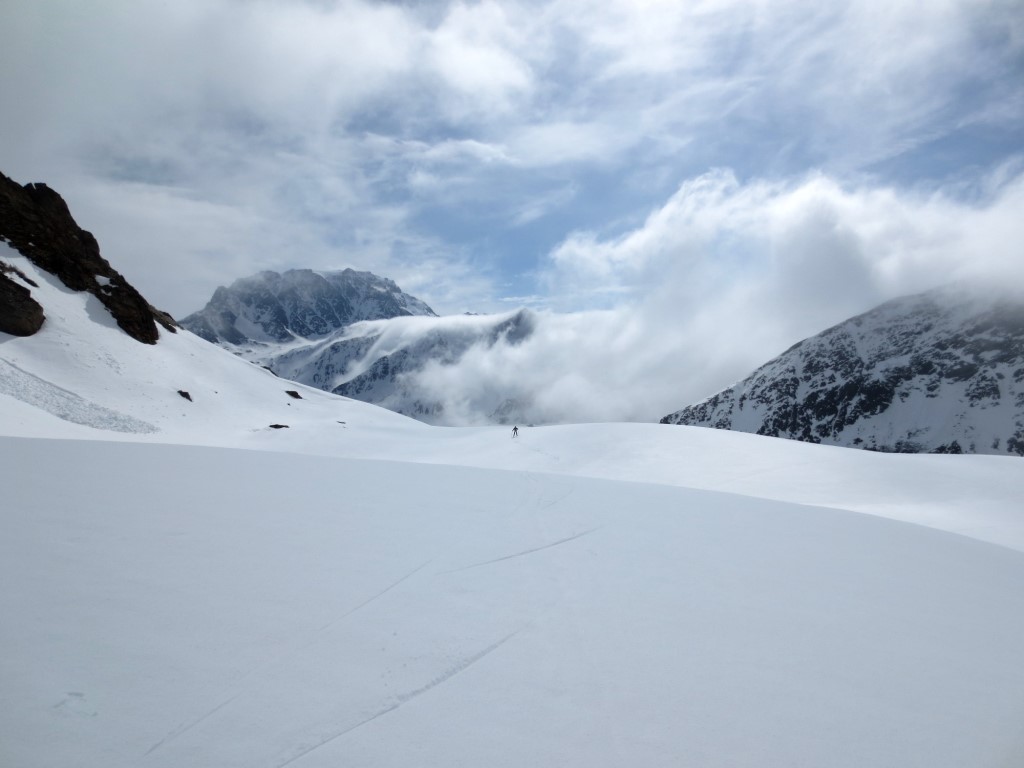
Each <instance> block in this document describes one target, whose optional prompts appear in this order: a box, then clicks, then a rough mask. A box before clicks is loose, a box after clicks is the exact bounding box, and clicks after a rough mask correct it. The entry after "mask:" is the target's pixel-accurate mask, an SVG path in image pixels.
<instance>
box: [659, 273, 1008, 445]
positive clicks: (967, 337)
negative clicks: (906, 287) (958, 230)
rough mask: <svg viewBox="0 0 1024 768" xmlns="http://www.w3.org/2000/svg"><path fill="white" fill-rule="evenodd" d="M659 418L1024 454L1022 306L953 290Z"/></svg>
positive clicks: (920, 299) (881, 316) (873, 319)
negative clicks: (702, 400)
mask: <svg viewBox="0 0 1024 768" xmlns="http://www.w3.org/2000/svg"><path fill="white" fill-rule="evenodd" d="M661 421H662V423H665V424H688V425H693V426H705V427H715V428H718V429H735V430H739V431H743V432H756V433H757V434H761V435H770V436H774V437H786V438H791V439H795V440H803V441H807V442H813V443H827V444H831V445H846V446H856V447H860V448H866V449H869V450H878V451H891V452H899V453H919V452H934V453H1011V454H1016V455H1024V302H1022V301H1021V300H1019V299H1011V298H997V297H994V296H989V297H984V298H979V297H977V296H976V295H972V294H967V293H965V292H962V291H956V290H953V289H942V290H936V291H930V292H928V293H925V294H921V295H919V296H911V297H907V298H904V299H897V300H896V301H892V302H889V303H887V304H883V305H882V306H880V307H878V308H876V309H874V310H872V311H871V312H868V313H866V314H864V315H860V316H858V317H855V318H852V319H851V320H848V321H846V322H844V323H841V324H840V325H837V326H835V327H834V328H830V329H828V330H827V331H824V332H823V333H821V334H818V335H817V336H813V337H811V338H809V339H805V340H804V341H802V342H800V343H799V344H797V345H795V346H794V347H792V348H791V349H789V350H787V351H786V352H784V353H783V354H782V355H780V356H779V357H777V358H776V359H774V360H772V361H770V362H768V363H766V364H765V365H764V366H762V367H761V368H759V369H757V370H756V371H754V373H752V374H751V375H750V376H749V377H747V378H746V379H744V380H743V381H741V382H740V383H739V384H736V385H735V386H733V387H730V388H729V389H726V390H724V391H722V392H719V393H718V394H716V395H714V396H712V397H710V398H708V399H707V400H705V401H704V402H701V403H697V404H696V405H692V406H689V407H688V408H684V409H682V410H680V411H677V412H675V413H672V414H670V415H668V416H666V417H664V418H663V419H662V420H661Z"/></svg>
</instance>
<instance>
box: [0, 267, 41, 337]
mask: <svg viewBox="0 0 1024 768" xmlns="http://www.w3.org/2000/svg"><path fill="white" fill-rule="evenodd" d="M4 266H5V265H4V264H3V263H0V333H9V334H11V335H12V336H31V335H32V334H34V333H35V332H36V331H38V330H39V329H40V328H42V327H43V320H44V319H45V316H44V315H43V308H42V306H41V305H40V304H39V302H37V301H36V300H35V299H33V298H32V292H31V291H30V290H29V289H28V287H27V286H25V285H21V284H19V283H17V282H15V281H14V280H12V279H11V278H10V277H8V276H7V270H5V269H4ZM11 271H12V272H13V270H11Z"/></svg>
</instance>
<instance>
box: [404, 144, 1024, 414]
mask: <svg viewBox="0 0 1024 768" xmlns="http://www.w3.org/2000/svg"><path fill="white" fill-rule="evenodd" d="M957 192H959V193H961V194H962V193H963V190H957ZM1022 210H1024V172H1022V169H1021V165H1020V164H1017V165H1016V166H1015V167H1013V168H1004V169H1000V171H999V172H998V173H996V174H993V175H992V176H991V177H989V178H988V179H986V180H985V184H984V185H983V186H982V187H981V188H979V189H977V190H975V197H974V200H973V201H972V202H971V203H965V202H963V201H962V200H960V199H954V198H953V197H951V196H950V194H948V193H945V192H941V191H940V192H938V193H934V194H910V193H904V192H899V191H897V190H895V189H892V188H878V187H867V188H844V187H843V186H842V185H840V184H838V183H837V182H836V181H835V180H834V179H831V178H828V177H825V176H822V175H813V176H811V177H808V178H806V179H804V180H802V181H800V182H794V183H781V182H765V181H754V182H750V183H747V184H741V183H740V182H738V181H737V180H736V177H735V176H734V175H733V174H731V173H729V172H727V171H715V172H712V173H709V174H706V175H704V176H701V177H699V178H696V179H693V180H691V181H688V182H686V183H685V184H683V185H682V186H681V187H680V188H679V190H678V191H677V192H676V194H675V195H673V196H672V197H671V199H669V200H668V202H667V203H666V204H665V205H664V206H662V207H661V208H659V209H658V210H656V211H654V212H653V213H652V214H651V215H650V216H649V217H648V218H647V219H646V221H645V222H644V223H643V224H642V225H641V226H639V227H637V228H636V229H634V230H632V231H630V232H628V233H625V234H623V235H621V236H619V237H616V238H611V239H602V238H601V237H600V236H598V235H596V234H594V233H592V232H578V233H574V234H573V235H571V236H570V237H569V238H567V239H566V240H565V241H564V242H563V243H562V244H561V245H560V246H559V247H558V248H556V249H555V250H554V251H553V252H552V253H551V256H550V265H549V269H548V272H547V274H546V279H547V281H548V282H549V284H550V285H551V287H552V294H551V295H552V296H567V297H571V300H572V301H573V302H574V303H578V302H579V301H580V300H581V297H583V296H587V297H590V299H591V300H592V301H593V302H594V303H595V304H601V303H608V290H607V289H608V286H610V285H615V286H618V287H619V289H620V291H619V292H618V293H617V294H616V295H615V296H614V300H613V301H612V302H610V303H611V304H612V305H613V306H612V307H610V308H608V309H604V310H596V309H595V310H592V311H589V312H571V313H563V314H558V313H552V312H547V313H544V312H542V313H538V314H537V316H536V322H535V330H534V333H533V334H532V335H531V336H530V337H529V338H527V339H526V340H525V341H523V342H521V343H519V344H516V345H512V344H498V345H495V346H493V347H485V346H483V345H480V346H478V347H476V348H475V349H473V350H472V351H471V352H470V353H469V354H467V355H465V356H464V357H463V358H462V359H461V361H460V362H459V364H458V365H456V366H441V365H437V366H432V367H429V368H428V369H427V370H426V371H424V372H423V373H422V374H419V375H418V376H416V377H415V382H416V386H417V388H418V389H422V390H423V391H424V392H426V393H427V395H428V398H429V399H432V400H433V399H436V400H439V401H441V402H444V403H445V405H446V414H447V415H446V420H447V422H448V423H452V424H473V423H483V422H485V421H486V420H487V415H488V413H489V412H490V410H492V409H493V408H494V404H495V403H500V402H501V401H502V400H503V399H510V400H513V401H516V402H518V403H520V404H521V405H522V407H523V412H524V413H525V414H526V418H527V419H529V420H531V421H535V422H538V423H546V422H558V421H563V422H575V421H650V420H655V419H658V418H660V417H661V416H664V415H665V414H666V413H669V412H670V411H672V410H675V409H678V408H680V407H682V406H684V405H688V404H690V403H693V402H696V401H698V400H700V399H702V398H704V397H706V396H708V395H711V394H713V393H714V392H716V391H718V390H720V389H722V388H724V387H726V386H728V385H730V384H732V383H733V382H735V381H737V380H739V379H740V378H742V377H744V376H746V375H747V374H748V373H749V372H750V371H751V370H753V369H754V368H755V367H757V366H759V365H761V364H762V363H764V362H766V361H767V360H768V359H769V358H770V357H772V356H774V355H775V354H779V353H781V352H782V351H784V350H785V349H786V348H788V347H789V346H791V345H792V344H793V343H795V342H796V341H799V340H800V339H802V338H805V337H807V336H810V335H812V334H815V333H818V332H820V331H822V330H824V329H825V328H827V327H830V326H831V325H834V324H836V323H839V322H841V321H843V320H846V319H847V318H849V317H851V316H853V315H855V314H859V313H860V312H863V311H866V310H868V309H870V308H871V307H873V306H874V305H876V304H878V303H881V302H882V301H885V300H888V299H891V298H895V297H897V296H901V295H906V294H910V293H916V292H920V291H924V290H927V289H930V288H933V287H936V286H939V285H944V284H948V283H962V284H965V285H969V286H974V287H975V288H976V289H977V290H979V291H981V292H982V294H983V295H984V294H985V293H987V292H991V295H996V294H998V293H1000V292H1003V291H1006V290H1008V289H1012V288H1013V287H1014V286H1017V288H1018V290H1020V291H1024V259H1021V257H1020V243H1021V242H1024V218H1022V217H1021V215H1020V214H1021V211H1022Z"/></svg>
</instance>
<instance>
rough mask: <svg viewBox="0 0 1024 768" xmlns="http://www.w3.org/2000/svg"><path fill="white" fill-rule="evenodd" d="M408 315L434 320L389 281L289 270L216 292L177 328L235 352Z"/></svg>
mask: <svg viewBox="0 0 1024 768" xmlns="http://www.w3.org/2000/svg"><path fill="white" fill-rule="evenodd" d="M409 315H425V316H430V317H433V316H435V315H434V311H433V310H432V309H431V308H430V307H428V306H427V305H426V304H425V303H424V302H422V301H420V300H419V299H417V298H416V297H415V296H410V295H409V294H407V293H404V292H403V291H402V290H401V289H400V288H399V287H398V286H397V285H396V284H395V283H394V281H392V280H388V279H386V278H383V277H377V276H376V275H374V274H372V273H371V272H356V271H355V270H353V269H345V270H341V271H335V272H315V271H313V270H311V269H293V270H289V271H287V272H285V273H283V274H279V273H277V272H270V271H267V272H260V273H258V274H255V275H252V276H251V277H245V278H242V279H240V280H236V281H235V282H234V283H232V284H231V285H230V286H229V287H227V288H225V287H223V286H222V287H220V288H218V289H217V290H216V291H215V292H214V294H213V298H211V299H210V301H209V303H208V304H207V305H206V306H205V307H204V308H203V309H201V310H200V311H199V312H195V313H193V314H191V315H189V316H188V317H186V318H184V319H183V320H182V321H181V325H182V326H184V327H185V328H188V329H189V330H190V331H192V332H193V333H195V334H196V335H197V336H200V337H202V338H204V339H206V340H207V341H212V342H214V343H220V344H224V345H230V346H236V347H237V346H244V345H253V344H255V345H267V344H281V343H287V342H292V341H295V340H296V339H311V338H319V337H323V336H325V335H326V334H328V333H331V332H332V331H336V330H338V329H339V328H344V327H345V326H346V325H350V324H351V323H355V322H358V321H360V320H380V319H383V318H389V317H403V316H409ZM265 351H266V350H265Z"/></svg>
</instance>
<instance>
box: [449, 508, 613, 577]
mask: <svg viewBox="0 0 1024 768" xmlns="http://www.w3.org/2000/svg"><path fill="white" fill-rule="evenodd" d="M557 501H559V500H557V499H556V500H555V502H552V504H554V503H557ZM549 506H550V505H549ZM600 528H601V526H598V527H597V528H588V529H587V530H585V531H580V532H579V533H574V534H573V535H572V536H566V537H565V538H564V539H559V540H558V541H552V542H551V543H549V544H543V545H541V546H539V547H534V548H533V549H524V550H523V551H522V552H515V553H513V554H511V555H504V556H503V557H496V558H494V559H493V560H484V561H483V562H482V563H473V564H472V565H464V566H462V567H461V568H453V569H451V570H450V571H441V573H439V574H438V575H439V576H440V575H442V574H446V573H459V572H460V571H468V570H470V569H472V568H482V567H483V566H485V565H491V564H493V563H500V562H502V561H503V560H513V559H514V558H517V557H523V556H524V555H532V554H533V553H534V552H542V551H544V550H545V549H551V548H552V547H557V546H559V545H561V544H567V543H569V542H570V541H575V540H576V539H581V538H583V537H584V536H587V535H589V534H591V533H593V532H594V531H597V530H600Z"/></svg>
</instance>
